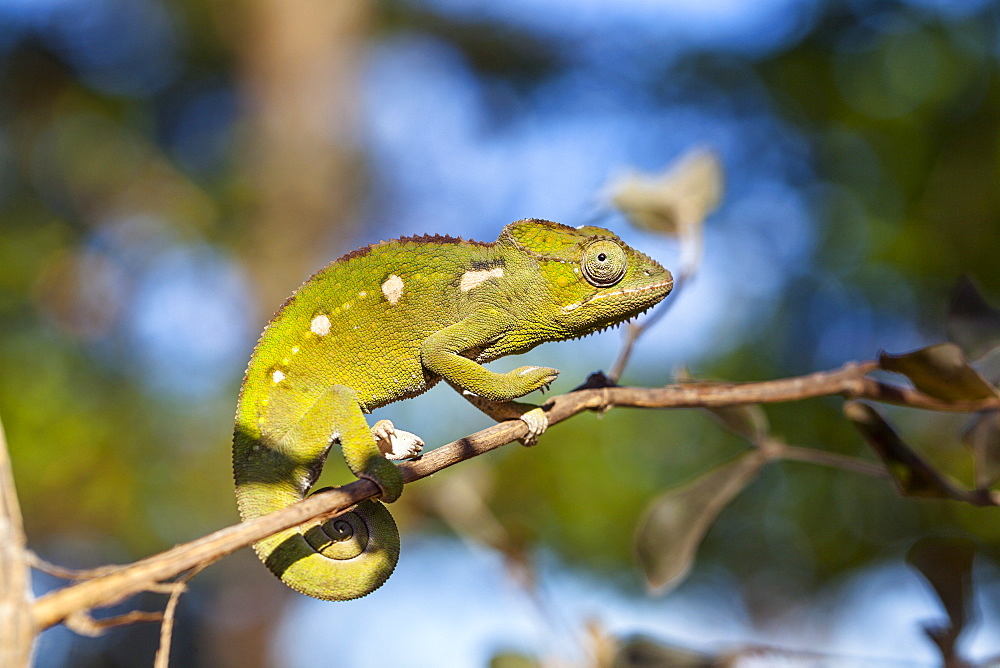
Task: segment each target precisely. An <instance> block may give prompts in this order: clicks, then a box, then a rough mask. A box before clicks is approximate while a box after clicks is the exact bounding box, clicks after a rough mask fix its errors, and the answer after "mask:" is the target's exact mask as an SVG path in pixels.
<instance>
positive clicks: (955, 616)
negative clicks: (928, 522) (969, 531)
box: [906, 538, 975, 665]
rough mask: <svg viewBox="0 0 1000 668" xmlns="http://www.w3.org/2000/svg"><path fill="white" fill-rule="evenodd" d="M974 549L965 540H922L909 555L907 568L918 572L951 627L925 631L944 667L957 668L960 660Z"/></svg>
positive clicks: (970, 589) (968, 613) (931, 625)
mask: <svg viewBox="0 0 1000 668" xmlns="http://www.w3.org/2000/svg"><path fill="white" fill-rule="evenodd" d="M974 556H975V546H974V545H973V543H972V541H970V540H967V539H963V538H923V539H921V540H919V541H917V542H916V543H914V544H913V547H911V548H910V551H909V552H908V553H907V555H906V561H907V563H908V564H910V565H911V566H913V567H914V568H915V569H917V570H918V571H919V572H920V574H921V575H923V576H924V579H926V580H927V582H928V583H930V585H931V587H933V588H934V592H935V593H936V594H937V595H938V598H939V599H941V604H942V605H943V606H944V609H945V612H947V613H948V618H949V620H950V622H951V623H950V624H949V625H948V626H940V625H935V624H929V625H925V626H924V631H925V632H926V633H927V635H928V636H929V637H930V638H931V640H933V641H934V643H935V644H936V645H937V646H938V648H939V649H940V650H941V656H942V659H943V661H944V665H957V664H958V663H960V662H961V659H960V658H959V657H958V656H957V655H956V653H955V644H956V641H957V640H958V637H959V636H960V635H961V633H962V630H963V629H964V628H965V625H966V622H967V621H968V620H969V616H970V610H971V609H970V605H969V603H970V598H971V593H972V559H973V557H974Z"/></svg>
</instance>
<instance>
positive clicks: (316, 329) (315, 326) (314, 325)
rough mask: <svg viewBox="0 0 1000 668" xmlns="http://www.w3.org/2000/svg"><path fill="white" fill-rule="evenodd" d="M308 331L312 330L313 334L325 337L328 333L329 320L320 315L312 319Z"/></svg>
mask: <svg viewBox="0 0 1000 668" xmlns="http://www.w3.org/2000/svg"><path fill="white" fill-rule="evenodd" d="M309 329H311V330H312V332H313V334H319V335H320V336H326V335H327V334H329V333H330V319H329V318H328V317H326V316H325V315H323V314H322V313H320V314H319V315H318V316H316V317H315V318H313V319H312V322H311V323H310V324H309Z"/></svg>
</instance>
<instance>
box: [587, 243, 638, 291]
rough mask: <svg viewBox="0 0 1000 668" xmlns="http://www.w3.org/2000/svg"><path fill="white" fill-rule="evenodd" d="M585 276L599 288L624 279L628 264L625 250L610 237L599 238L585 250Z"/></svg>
mask: <svg viewBox="0 0 1000 668" xmlns="http://www.w3.org/2000/svg"><path fill="white" fill-rule="evenodd" d="M580 265H581V267H582V269H583V277H584V278H586V279H587V282H588V283H590V284H591V285H593V286H594V287H598V288H607V287H611V286H612V285H614V284H615V283H617V282H618V281H620V280H622V276H624V275H625V269H626V268H627V266H628V258H627V256H626V255H625V250H624V249H623V248H622V247H621V246H620V245H618V244H616V243H615V242H614V241H611V240H610V239H598V240H597V241H594V242H593V243H591V244H590V245H589V246H587V248H586V250H584V252H583V259H582V260H581V261H580Z"/></svg>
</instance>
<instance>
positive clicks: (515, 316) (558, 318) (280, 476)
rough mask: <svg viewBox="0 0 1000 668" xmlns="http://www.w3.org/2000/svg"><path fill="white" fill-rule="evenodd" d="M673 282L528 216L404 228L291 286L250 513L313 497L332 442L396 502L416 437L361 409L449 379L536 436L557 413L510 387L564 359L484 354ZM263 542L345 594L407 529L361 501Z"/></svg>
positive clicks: (256, 366) (593, 231)
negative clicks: (494, 235) (415, 233)
mask: <svg viewBox="0 0 1000 668" xmlns="http://www.w3.org/2000/svg"><path fill="white" fill-rule="evenodd" d="M672 285H673V283H672V279H671V276H670V272H668V271H667V270H665V269H664V268H662V267H661V266H660V265H658V264H657V263H656V262H654V261H653V260H651V259H649V258H648V257H646V256H645V255H642V254H641V253H639V252H638V251H635V250H633V249H631V248H629V247H628V246H626V245H625V244H624V243H622V242H621V241H620V240H619V239H618V238H617V237H616V236H615V235H613V234H612V233H611V232H608V231H607V230H603V229H601V228H597V227H581V228H576V229H574V228H571V227H566V226H565V225H559V224H557V223H551V222H548V221H541V220H534V219H529V220H521V221H517V222H515V223H511V224H510V225H508V226H507V227H505V228H504V230H503V232H501V234H500V237H499V238H498V239H497V241H496V242H494V243H491V244H484V243H478V242H472V241H462V240H460V239H452V238H448V237H439V236H425V237H410V238H403V239H398V240H394V241H389V242H383V243H379V244H375V245H373V246H368V247H367V248H363V249H361V250H359V251H355V252H353V253H351V254H349V255H346V256H344V257H343V258H341V259H339V260H337V261H336V262H333V263H331V264H330V265H329V266H327V267H326V268H325V269H323V270H322V271H320V272H319V273H317V274H316V275H315V276H313V277H312V278H310V279H309V280H308V281H306V283H305V284H304V285H302V287H301V288H300V289H299V290H298V292H297V293H296V294H295V295H293V296H292V297H291V298H289V300H288V301H287V302H286V303H285V304H284V306H283V307H282V308H281V310H280V311H279V312H278V313H277V315H275V317H274V319H273V320H271V322H270V323H269V324H268V326H267V328H266V329H265V330H264V333H263V334H262V335H261V338H260V341H259V342H258V344H257V348H256V349H255V350H254V354H253V357H252V358H251V360H250V364H249V366H248V368H247V373H246V377H245V379H244V381H243V389H242V391H241V393H240V401H239V406H238V408H237V413H236V432H235V438H234V441H233V469H234V474H235V478H236V498H237V502H238V505H239V509H240V514H241V515H242V517H243V519H245V520H246V519H250V518H253V517H258V516H260V515H264V514H266V513H269V512H271V511H274V510H277V509H279V508H283V507H285V506H288V505H290V504H292V503H295V502H296V501H299V500H301V499H303V498H304V497H305V496H306V495H307V494H308V492H309V489H310V488H311V487H312V485H313V483H314V482H315V481H316V479H317V478H318V477H319V474H320V472H321V470H322V468H323V463H324V461H325V460H326V455H327V451H328V450H329V447H330V445H331V444H332V443H333V442H334V441H336V442H339V443H340V445H341V449H342V450H343V453H344V458H345V459H346V461H347V464H348V466H349V467H350V469H351V471H353V472H354V474H355V475H357V476H359V477H362V478H368V479H370V480H372V481H373V482H375V483H376V484H377V485H378V486H379V488H380V489H381V491H382V493H381V498H382V500H383V501H387V502H391V501H395V500H396V499H397V498H398V497H399V495H400V492H401V491H402V487H403V484H402V478H401V475H400V473H399V469H397V468H396V466H395V465H394V464H392V462H390V461H389V460H388V459H386V457H385V456H383V451H386V455H387V456H392V457H393V458H403V457H406V456H412V455H414V454H416V452H417V451H418V448H419V446H420V445H422V442H420V441H419V439H417V438H416V437H415V436H413V435H412V434H408V433H407V432H401V431H398V430H394V428H393V427H392V425H391V423H388V422H385V421H383V422H380V423H378V424H377V425H376V426H375V428H374V429H372V430H370V429H369V427H368V424H367V421H366V420H365V417H364V413H365V412H368V411H371V410H372V409H375V408H378V407H380V406H384V405H385V404H388V403H390V402H393V401H397V400H400V399H406V398H409V397H413V396H416V395H418V394H421V393H422V392H424V391H426V390H427V389H428V388H429V387H431V386H432V385H434V384H435V383H436V382H437V381H438V380H440V379H441V378H444V379H445V380H446V381H447V382H448V383H449V384H451V385H452V386H453V387H455V388H456V389H458V390H460V391H464V394H465V395H466V396H467V398H469V399H470V401H472V403H473V404H474V405H475V406H477V407H478V408H480V409H481V410H483V411H484V412H486V413H487V414H489V415H490V416H491V417H494V418H496V419H509V418H515V417H520V418H521V419H523V420H524V421H525V422H526V423H528V425H529V428H530V434H529V437H528V439H526V440H527V442H528V443H529V444H530V443H531V442H533V441H534V440H535V438H537V436H538V434H540V433H541V432H543V431H544V430H545V427H546V426H547V421H546V419H545V414H544V411H542V409H540V408H538V407H535V406H532V405H530V404H523V403H516V402H513V401H512V399H515V398H517V397H520V396H523V395H525V394H528V393H529V392H532V391H534V390H537V389H539V388H541V387H543V386H545V385H547V384H548V383H550V382H552V380H554V379H555V377H556V375H557V374H558V373H559V372H558V371H556V370H555V369H550V368H547V367H520V368H518V369H514V370H513V371H510V372H508V373H502V374H501V373H494V372H492V371H488V370H487V369H485V368H483V366H482V363H484V362H488V361H490V360H494V359H496V358H498V357H502V356H504V355H512V354H517V353H523V352H526V351H528V350H530V349H532V348H534V347H535V346H537V345H538V344H540V343H543V342H545V341H557V340H563V339H570V338H575V337H579V336H584V335H586V334H590V333H592V332H595V331H597V330H599V329H603V328H604V327H607V326H610V325H615V324H618V323H621V322H623V321H625V320H627V319H628V318H631V317H633V316H635V315H637V314H639V313H641V312H642V311H644V310H646V309H648V308H649V307H651V306H653V305H654V304H656V303H657V302H659V301H660V300H661V299H663V298H664V297H665V296H666V295H667V294H668V293H669V292H670V289H671V287H672ZM469 393H471V394H472V395H473V396H468V395H469ZM390 449H394V450H395V452H388V450H390ZM254 547H255V549H256V551H257V554H258V555H259V556H260V558H261V559H262V560H263V561H264V563H265V564H266V565H267V566H268V568H269V569H271V571H272V572H274V573H275V575H277V576H278V577H280V578H281V579H282V580H283V581H284V582H285V583H286V584H288V585H289V586H290V587H292V588H294V589H296V590H298V591H300V592H302V593H304V594H308V595H310V596H315V597H317V598H322V599H336V600H347V599H352V598H357V597H359V596H364V595H366V594H368V593H370V592H372V591H374V590H375V589H377V588H378V587H379V586H381V585H382V583H383V582H385V580H386V579H387V578H388V577H389V575H390V574H391V573H392V570H393V568H394V567H395V563H396V559H397V558H398V555H399V535H398V533H397V531H396V526H395V523H394V522H393V520H392V517H391V515H390V514H389V512H388V511H387V510H386V509H385V507H384V506H383V505H382V504H381V503H378V502H376V501H367V502H364V503H361V504H358V506H356V508H355V509H354V510H353V511H352V512H350V513H347V514H345V515H343V516H341V517H338V518H335V519H334V520H330V521H328V522H327V523H325V524H323V525H309V526H305V525H304V526H301V527H297V528H293V529H289V530H286V531H283V532H280V533H278V534H275V535H273V536H271V537H269V538H266V539H264V540H262V541H260V542H259V543H257V544H256V545H255V546H254Z"/></svg>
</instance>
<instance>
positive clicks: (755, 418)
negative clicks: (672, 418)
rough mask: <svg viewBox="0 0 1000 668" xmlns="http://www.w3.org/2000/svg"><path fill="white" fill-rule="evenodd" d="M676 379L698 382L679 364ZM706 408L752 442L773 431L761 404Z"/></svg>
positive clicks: (731, 429)
mask: <svg viewBox="0 0 1000 668" xmlns="http://www.w3.org/2000/svg"><path fill="white" fill-rule="evenodd" d="M674 381H675V382H677V383H694V382H697V379H696V378H695V377H694V374H692V373H691V370H690V369H688V368H687V367H686V366H679V367H677V368H676V369H675V370H674ZM705 410H706V411H708V412H709V413H711V414H712V416H713V417H715V419H716V420H718V421H719V422H721V423H722V426H724V427H725V428H726V429H728V430H730V431H731V432H733V433H734V434H736V435H737V436H741V437H743V438H745V439H746V440H747V441H749V442H750V443H757V442H759V441H760V439H761V438H763V437H764V436H767V435H768V434H770V433H771V425H770V424H769V423H768V420H767V413H765V412H764V407H763V406H761V405H760V404H746V405H744V406H722V407H711V408H708V407H706V408H705Z"/></svg>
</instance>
